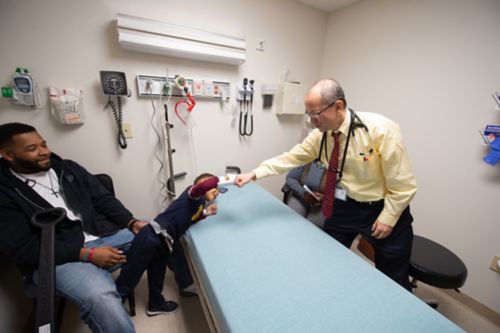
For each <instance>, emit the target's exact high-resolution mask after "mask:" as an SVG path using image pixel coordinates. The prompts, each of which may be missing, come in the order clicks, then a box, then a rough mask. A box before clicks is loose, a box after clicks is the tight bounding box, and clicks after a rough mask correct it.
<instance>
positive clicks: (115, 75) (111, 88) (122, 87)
mask: <svg viewBox="0 0 500 333" xmlns="http://www.w3.org/2000/svg"><path fill="white" fill-rule="evenodd" d="M100 75H101V86H102V92H103V94H104V95H106V96H108V103H107V104H106V106H105V107H104V108H105V109H106V108H108V107H110V108H111V111H112V112H113V117H114V119H115V122H116V127H117V128H118V144H119V145H120V148H122V149H125V148H127V138H126V137H125V133H124V131H123V119H122V118H123V117H122V100H121V96H127V97H130V90H129V89H128V88H127V79H126V77H125V73H124V72H115V71H100ZM113 96H114V97H115V99H116V105H115V103H114V102H113V99H112V97H113Z"/></svg>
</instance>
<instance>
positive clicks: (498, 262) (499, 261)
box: [490, 256, 500, 273]
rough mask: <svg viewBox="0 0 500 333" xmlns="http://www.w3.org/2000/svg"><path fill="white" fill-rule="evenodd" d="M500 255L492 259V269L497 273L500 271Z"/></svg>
mask: <svg viewBox="0 0 500 333" xmlns="http://www.w3.org/2000/svg"><path fill="white" fill-rule="evenodd" d="M499 265H500V256H495V257H494V258H493V260H492V261H491V265H490V269H491V270H492V271H495V272H497V273H500V267H499Z"/></svg>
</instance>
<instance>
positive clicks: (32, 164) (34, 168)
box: [16, 159, 52, 174]
mask: <svg viewBox="0 0 500 333" xmlns="http://www.w3.org/2000/svg"><path fill="white" fill-rule="evenodd" d="M16 165H17V166H18V168H19V169H20V170H21V173H27V174H30V173H36V172H41V171H49V170H50V168H51V167H52V163H51V162H50V159H49V161H48V163H44V165H43V166H41V165H40V164H39V163H38V161H30V160H23V159H16Z"/></svg>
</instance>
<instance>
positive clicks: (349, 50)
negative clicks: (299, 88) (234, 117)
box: [322, 0, 500, 312]
mask: <svg viewBox="0 0 500 333" xmlns="http://www.w3.org/2000/svg"><path fill="white" fill-rule="evenodd" d="M499 17H500V1H497V0H479V1H470V0H459V1H457V0H441V1H433V0H408V1H399V0H371V1H362V2H360V3H358V4H355V5H353V6H351V7H348V8H345V9H343V10H340V11H338V12H336V13H334V14H332V15H331V16H330V17H329V21H328V28H327V37H326V43H325V56H324V61H323V67H322V75H323V76H329V77H335V78H337V79H338V80H339V81H340V82H341V84H343V86H344V88H345V91H346V94H347V98H348V103H350V105H351V107H353V108H355V109H359V110H366V111H372V112H378V113H381V114H384V115H386V116H388V117H390V118H392V119H394V120H396V121H397V122H399V123H400V125H401V127H402V129H403V133H404V135H405V139H406V143H407V146H408V150H409V154H410V158H411V160H412V164H413V167H414V169H415V173H416V175H417V181H418V188H419V190H418V193H417V196H416V198H415V200H414V201H413V203H412V211H413V213H414V217H415V223H414V228H415V231H416V233H417V234H420V235H423V236H427V237H429V238H431V239H433V240H435V241H437V242H439V243H441V244H443V245H444V246H446V247H448V248H449V249H451V250H453V251H454V252H455V253H456V254H457V255H458V256H459V257H460V258H462V260H464V262H465V263H466V265H467V267H468V270H469V276H468V279H467V282H466V284H465V286H464V287H463V288H462V291H463V292H465V293H466V294H468V295H470V296H472V297H474V298H475V299H477V300H478V301H480V302H482V303H484V304H485V305H487V306H489V307H491V308H493V309H494V310H496V311H497V312H500V274H498V273H495V272H493V271H491V270H489V269H488V267H489V264H490V262H491V260H492V258H493V256H494V255H499V254H500V223H499V218H498V216H499V214H498V211H497V210H496V206H497V205H498V202H499V199H500V169H499V167H498V166H496V167H492V166H490V165H487V164H486V163H484V162H483V161H482V157H483V156H484V155H485V154H486V153H487V149H486V148H485V147H484V146H483V145H482V141H481V139H480V137H479V135H478V130H479V129H480V128H481V127H483V126H484V125H485V124H498V123H500V111H498V110H495V106H494V105H495V103H494V101H493V99H492V97H491V94H492V92H493V91H495V90H496V91H499V90H500V62H499V60H500V58H499V56H500V43H499V42H498V33H499V32H500V19H499Z"/></svg>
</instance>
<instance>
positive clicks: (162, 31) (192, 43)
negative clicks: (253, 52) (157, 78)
mask: <svg viewBox="0 0 500 333" xmlns="http://www.w3.org/2000/svg"><path fill="white" fill-rule="evenodd" d="M117 28H118V41H119V43H120V46H121V47H122V48H124V49H127V50H132V51H139V52H146V53H153V54H160V55H167V56H172V57H180V58H188V59H195V60H204V61H211V62H219V63H226V64H232V65H241V64H242V63H244V62H245V58H246V57H245V49H246V41H245V40H244V39H242V38H235V37H229V36H225V35H220V34H217V33H212V32H207V31H202V30H196V29H191V28H186V27H181V26H177V25H173V24H168V23H163V22H159V21H153V20H148V19H143V18H139V17H134V16H129V15H123V14H117Z"/></svg>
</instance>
